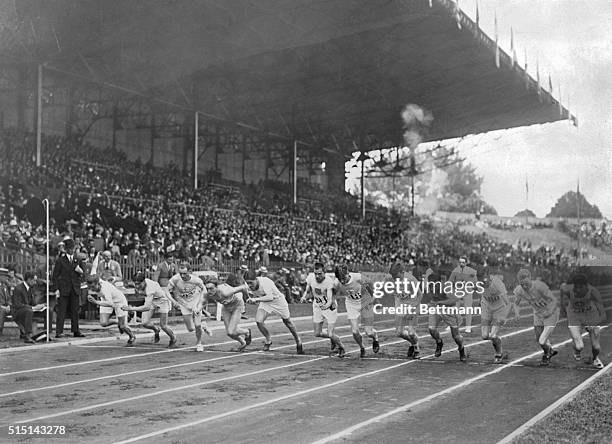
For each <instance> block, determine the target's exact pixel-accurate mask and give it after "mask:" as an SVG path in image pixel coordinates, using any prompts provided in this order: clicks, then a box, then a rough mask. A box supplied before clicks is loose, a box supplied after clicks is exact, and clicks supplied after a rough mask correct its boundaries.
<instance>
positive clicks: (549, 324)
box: [514, 268, 559, 366]
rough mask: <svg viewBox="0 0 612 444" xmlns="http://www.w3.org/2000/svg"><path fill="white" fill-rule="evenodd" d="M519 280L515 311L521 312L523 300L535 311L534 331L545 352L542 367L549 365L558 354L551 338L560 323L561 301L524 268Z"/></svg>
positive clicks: (520, 271)
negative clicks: (533, 279)
mask: <svg viewBox="0 0 612 444" xmlns="http://www.w3.org/2000/svg"><path fill="white" fill-rule="evenodd" d="M517 280H518V282H519V285H518V286H517V287H516V288H515V289H514V295H515V296H516V300H515V302H514V306H515V309H514V311H515V313H518V312H519V310H518V307H519V305H520V303H521V301H522V300H523V299H524V300H525V301H527V303H528V304H529V305H530V306H531V308H532V309H533V329H534V331H535V335H536V340H537V341H538V344H539V345H540V347H542V350H544V355H543V356H542V362H541V363H540V365H543V366H546V365H549V364H550V358H552V357H553V356H555V355H556V354H557V353H558V352H557V350H554V349H553V348H552V344H551V343H550V340H549V338H550V335H551V334H552V332H553V330H554V329H555V326H556V325H557V322H558V321H559V301H558V300H557V298H556V297H555V296H554V295H553V293H552V291H550V288H548V285H546V284H545V283H544V282H542V281H537V280H535V281H532V280H531V273H530V272H529V270H527V269H524V268H523V269H521V270H519V272H518V274H517ZM517 316H518V315H517ZM517 321H518V319H517Z"/></svg>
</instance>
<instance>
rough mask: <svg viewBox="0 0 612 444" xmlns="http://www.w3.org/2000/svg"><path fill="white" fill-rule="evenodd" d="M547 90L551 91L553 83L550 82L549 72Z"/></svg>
mask: <svg viewBox="0 0 612 444" xmlns="http://www.w3.org/2000/svg"><path fill="white" fill-rule="evenodd" d="M548 90H549V91H550V93H551V94H552V93H553V84H552V78H551V77H550V73H548Z"/></svg>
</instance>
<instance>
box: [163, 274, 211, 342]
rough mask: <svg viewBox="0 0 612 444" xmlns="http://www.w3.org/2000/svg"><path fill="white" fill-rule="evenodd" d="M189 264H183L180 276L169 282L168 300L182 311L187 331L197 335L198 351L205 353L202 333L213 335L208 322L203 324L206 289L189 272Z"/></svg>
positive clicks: (200, 281)
mask: <svg viewBox="0 0 612 444" xmlns="http://www.w3.org/2000/svg"><path fill="white" fill-rule="evenodd" d="M189 268H190V267H189V264H188V263H182V264H181V265H180V266H179V269H178V274H175V275H174V276H172V278H170V282H168V293H169V294H168V298H169V299H170V302H172V304H174V305H176V306H177V307H179V308H180V309H181V314H182V315H183V321H184V322H185V327H187V330H189V331H194V330H195V335H196V351H199V352H201V351H203V350H204V346H203V345H202V331H204V332H206V333H207V334H208V335H210V334H211V332H210V330H209V329H208V326H207V325H206V322H202V306H203V305H202V304H203V302H204V295H205V294H206V288H205V287H204V283H203V282H202V280H201V279H200V278H199V277H197V276H195V275H193V274H191V273H190V272H189Z"/></svg>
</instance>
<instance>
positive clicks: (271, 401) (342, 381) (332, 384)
mask: <svg viewBox="0 0 612 444" xmlns="http://www.w3.org/2000/svg"><path fill="white" fill-rule="evenodd" d="M532 330H533V327H529V328H525V329H522V330H518V331H515V332H512V333H509V334H507V335H503V336H501V337H502V338H507V337H510V336H515V335H519V334H521V333H525V332H527V331H532ZM403 342H405V341H403ZM488 342H489V341H488V340H487V341H478V342H473V343H471V344H466V345H465V348H468V347H474V346H477V345H481V344H484V343H488ZM381 346H382V344H381ZM455 351H456V350H453V349H448V350H445V351H443V352H442V353H443V354H445V353H451V352H455ZM534 354H535V355H537V354H538V353H534ZM431 357H434V355H433V354H430V355H427V356H424V357H423V358H422V359H427V358H431ZM318 359H329V358H318ZM318 359H317V360H318ZM415 362H419V361H418V360H412V361H404V362H401V363H399V364H394V365H391V366H389V367H385V368H382V369H378V370H372V371H369V372H366V373H361V374H359V375H355V376H350V377H347V378H344V379H340V380H339V381H335V382H330V383H329V384H324V385H320V386H318V387H312V388H309V389H306V390H302V391H299V392H295V393H291V394H288V395H284V396H279V397H277V398H273V399H269V400H267V401H262V402H258V403H256V404H250V405H248V406H245V407H241V408H239V409H235V410H231V411H229V412H225V413H220V414H218V415H214V416H209V417H207V418H203V419H200V420H197V421H193V422H189V423H186V424H181V425H177V426H174V427H168V428H166V429H162V430H158V431H156V432H151V433H147V434H145V435H140V436H135V437H132V438H129V439H126V440H123V441H118V442H115V443H114V444H126V443H130V442H136V441H140V440H142V439H147V438H152V437H154V436H158V435H163V434H164V433H168V432H173V431H176V430H181V429H184V428H187V427H193V426H196V425H200V424H204V423H206V422H210V421H215V420H217V419H222V418H225V417H227V416H233V415H237V414H239V413H243V412H246V411H250V410H252V409H256V408H259V407H263V406H266V405H270V404H274V403H277V402H280V401H285V400H287V399H291V398H295V397H297V396H302V395H307V394H309V393H312V392H316V391H319V390H325V389H328V388H330V387H335V386H338V385H340V384H345V383H347V382H351V381H354V380H357V379H361V378H365V377H368V376H372V375H376V374H378V373H382V372H386V371H388V370H393V369H396V368H399V367H403V366H406V365H410V364H414V363H415ZM39 419H40V418H38V419H35V420H39ZM42 419H46V418H42ZM30 421H34V420H28V422H30ZM18 424H21V422H18Z"/></svg>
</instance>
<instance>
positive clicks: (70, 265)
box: [52, 239, 85, 338]
mask: <svg viewBox="0 0 612 444" xmlns="http://www.w3.org/2000/svg"><path fill="white" fill-rule="evenodd" d="M64 246H65V248H66V253H64V254H62V255H61V256H60V257H59V258H58V259H57V261H55V267H54V268H53V277H52V279H53V283H54V284H55V287H56V288H57V289H58V290H59V294H60V295H59V301H58V304H57V320H56V323H55V337H56V338H62V337H64V319H65V318H66V314H67V311H68V307H70V322H71V328H70V329H71V330H72V334H73V335H74V337H75V338H80V337H83V336H85V335H84V334H83V333H81V331H80V330H79V295H80V294H81V278H82V276H83V270H84V268H85V265H84V264H83V261H82V259H80V258H79V257H77V255H75V254H74V241H73V240H72V239H66V240H65V241H64Z"/></svg>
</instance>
